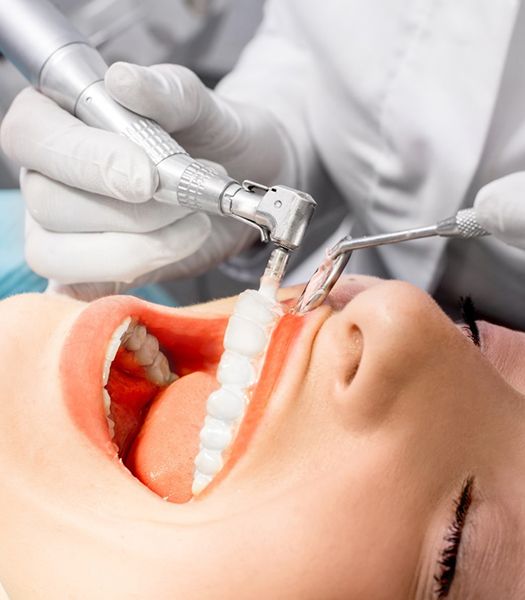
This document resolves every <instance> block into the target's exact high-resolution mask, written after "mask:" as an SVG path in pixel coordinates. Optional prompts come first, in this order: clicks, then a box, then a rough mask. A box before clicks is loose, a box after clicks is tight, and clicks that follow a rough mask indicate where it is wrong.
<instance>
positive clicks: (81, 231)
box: [0, 63, 290, 295]
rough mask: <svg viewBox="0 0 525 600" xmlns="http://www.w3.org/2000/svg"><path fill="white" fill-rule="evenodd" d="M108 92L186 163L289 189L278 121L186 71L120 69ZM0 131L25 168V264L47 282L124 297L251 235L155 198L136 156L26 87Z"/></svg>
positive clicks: (216, 256) (117, 139)
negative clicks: (184, 153) (170, 138)
mask: <svg viewBox="0 0 525 600" xmlns="http://www.w3.org/2000/svg"><path fill="white" fill-rule="evenodd" d="M106 87H107V89H108V91H109V92H110V93H111V94H112V95H113V96H114V98H115V99H116V100H117V101H118V102H120V103H121V104H123V105H124V106H126V107H127V108H129V109H131V110H133V111H135V112H137V113H139V114H142V115H145V116H147V117H150V118H152V119H154V120H156V121H158V122H159V123H160V125H161V126H162V127H163V128H164V129H166V130H167V131H168V132H170V133H172V134H173V135H174V137H176V139H177V141H178V142H179V143H180V144H181V145H183V146H184V147H185V148H186V149H187V150H188V152H189V153H190V154H191V155H192V156H193V157H195V158H197V159H208V160H210V161H215V162H217V163H220V164H221V165H223V166H224V167H225V168H226V169H227V171H228V173H229V174H230V175H231V176H232V177H234V178H236V179H243V178H250V179H253V180H256V181H260V182H261V183H274V182H275V181H279V182H280V183H283V182H284V183H285V182H286V172H287V170H289V169H290V167H289V166H288V163H289V161H290V156H289V152H288V150H287V146H286V143H285V141H284V139H283V135H282V133H281V130H280V127H279V126H278V125H277V123H276V121H275V120H274V119H273V117H271V116H270V114H269V113H266V112H265V111H261V110H260V109H258V108H252V107H248V106H244V105H242V106H241V105H235V104H233V103H231V102H228V101H226V100H223V99H221V98H219V97H218V96H217V95H216V94H214V93H213V92H211V91H210V90H208V89H206V88H205V87H204V85H203V84H202V83H201V82H200V80H199V79H198V78H197V77H196V76H195V75H194V74H193V73H192V72H190V71H188V70H187V69H185V68H183V67H179V66H174V65H158V66H155V67H149V68H146V67H139V66H136V65H130V64H126V63H116V64H115V65H113V66H112V67H111V68H110V69H109V70H108V72H107V75H106ZM0 133H1V136H0V141H1V145H2V148H3V150H4V151H5V152H6V154H7V155H8V156H10V157H11V158H12V159H14V160H15V161H17V162H18V163H19V164H21V165H22V166H23V167H24V168H23V169H22V171H21V188H22V192H23V195H24V198H25V201H26V205H27V211H28V218H27V227H26V257H27V260H28V263H29V265H30V266H31V267H32V268H33V269H34V270H35V271H36V272H37V273H39V274H41V275H43V276H45V277H48V278H50V279H54V280H56V281H58V282H60V283H63V284H76V283H82V282H101V283H105V284H106V285H105V286H99V288H97V289H101V290H102V289H103V291H104V293H109V292H111V291H112V290H116V291H121V290H123V289H125V287H126V286H127V287H131V286H134V285H142V284H144V283H148V282H155V281H160V280H165V279H174V278H177V277H185V276H193V275H196V274H199V273H202V272H204V271H206V270H207V269H209V268H211V267H212V266H214V265H215V264H217V263H218V262H220V261H222V260H224V259H225V258H227V257H229V256H232V255H233V254H235V253H237V252H239V251H241V250H242V249H243V248H244V247H246V246H247V245H249V244H250V243H251V242H252V240H253V239H255V238H256V237H257V236H256V235H255V233H254V230H252V229H251V228H248V227H247V226H244V225H242V224H240V223H238V222H235V221H233V220H232V219H227V218H221V217H212V216H209V215H206V214H203V213H188V211H187V210H184V209H181V208H178V207H174V206H171V205H166V204H162V203H159V202H157V201H155V200H151V197H152V195H153V193H154V191H155V189H156V187H157V185H158V179H157V173H156V170H155V169H154V167H153V164H152V163H151V161H150V160H149V158H148V157H147V155H146V154H145V153H144V152H143V150H142V149H141V148H139V147H138V146H136V145H135V144H133V143H132V142H131V141H129V140H127V139H126V138H124V137H123V136H120V135H117V134H114V133H110V132H106V131H102V130H99V129H95V128H91V127H87V126H86V125H84V124H83V123H82V122H80V121H79V120H78V119H76V118H74V117H72V116H71V115H70V114H69V113H67V112H66V111H64V110H62V109H61V108H59V107H58V106H57V105H56V104H54V103H53V102H52V101H51V100H49V99H47V98H45V97H44V96H42V95H41V94H39V93H37V92H35V91H34V90H32V89H26V90H24V91H23V92H22V93H21V94H20V95H19V96H18V97H17V98H16V99H15V101H14V102H13V105H12V106H11V108H10V110H9V112H8V114H7V115H6V117H5V118H4V121H3V123H2V129H1V132H0ZM283 178H284V180H285V181H283ZM113 282H117V284H116V285H115V286H113ZM123 283H124V284H125V285H123ZM92 295H93V294H92Z"/></svg>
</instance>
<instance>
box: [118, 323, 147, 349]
mask: <svg viewBox="0 0 525 600" xmlns="http://www.w3.org/2000/svg"><path fill="white" fill-rule="evenodd" d="M147 334H148V332H147V330H146V328H145V327H144V325H139V324H138V323H137V322H136V321H132V322H131V324H130V326H129V328H128V330H127V331H126V333H125V334H124V336H123V338H122V344H123V346H124V348H126V350H129V351H131V352H136V351H137V350H138V349H139V348H140V347H141V346H142V344H144V342H145V341H146V335H147Z"/></svg>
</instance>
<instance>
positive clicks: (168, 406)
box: [126, 371, 218, 503]
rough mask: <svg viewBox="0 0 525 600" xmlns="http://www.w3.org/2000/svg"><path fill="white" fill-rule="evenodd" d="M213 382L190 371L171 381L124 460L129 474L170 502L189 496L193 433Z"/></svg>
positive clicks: (196, 444) (195, 445)
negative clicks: (188, 373)
mask: <svg viewBox="0 0 525 600" xmlns="http://www.w3.org/2000/svg"><path fill="white" fill-rule="evenodd" d="M217 388H218V383H217V380H216V379H215V377H213V376H212V375H209V374H208V373H204V372H201V371H196V372H194V373H191V374H190V375H186V376H184V377H181V378H180V379H177V381H175V382H174V383H172V384H171V385H170V386H168V387H167V388H166V389H164V390H163V391H162V392H161V393H160V394H159V395H158V396H157V398H155V400H154V401H153V403H152V405H151V407H150V409H149V411H148V415H147V417H146V419H145V421H144V424H143V425H142V428H141V430H140V431H139V433H138V435H137V437H136V439H135V441H134V443H133V445H132V447H131V450H130V452H129V454H128V457H127V459H126V466H127V467H128V468H129V469H130V471H131V472H132V473H133V474H134V475H135V477H137V478H138V479H140V481H142V483H144V485H146V486H148V487H149V488H150V489H151V490H153V491H154V492H156V493H157V494H159V495H160V496H162V497H164V498H166V499H167V500H169V501H171V502H176V503H182V502H188V501H189V500H190V499H191V497H192V493H191V485H192V480H193V469H194V462H193V461H194V459H195V456H196V455H197V453H198V451H199V432H200V429H201V427H202V424H203V422H204V417H205V416H206V400H207V398H208V396H209V395H210V393H211V392H213V391H214V390H215V389H217Z"/></svg>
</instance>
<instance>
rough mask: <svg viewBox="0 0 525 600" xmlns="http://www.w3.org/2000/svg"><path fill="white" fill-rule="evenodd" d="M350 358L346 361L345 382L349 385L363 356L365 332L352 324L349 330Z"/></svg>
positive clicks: (348, 349) (348, 345) (348, 348)
mask: <svg viewBox="0 0 525 600" xmlns="http://www.w3.org/2000/svg"><path fill="white" fill-rule="evenodd" d="M347 352H348V360H347V361H345V363H344V365H345V366H344V372H343V377H342V379H343V383H344V385H345V386H346V387H348V386H349V385H350V384H351V383H352V382H353V380H354V378H355V376H356V373H357V370H358V369H359V364H360V362H361V356H362V354H363V334H362V333H361V330H360V329H359V327H357V326H356V325H351V326H350V329H349V332H348V343H347Z"/></svg>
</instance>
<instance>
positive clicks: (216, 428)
mask: <svg viewBox="0 0 525 600" xmlns="http://www.w3.org/2000/svg"><path fill="white" fill-rule="evenodd" d="M200 439H201V444H202V446H203V447H204V448H206V449H208V450H220V451H222V450H225V449H226V448H227V447H228V446H229V445H230V442H231V441H232V431H231V427H230V426H229V425H228V424H227V423H225V422H224V421H221V420H220V419H214V418H213V417H206V419H205V420H204V427H203V428H202V429H201V433H200Z"/></svg>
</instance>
